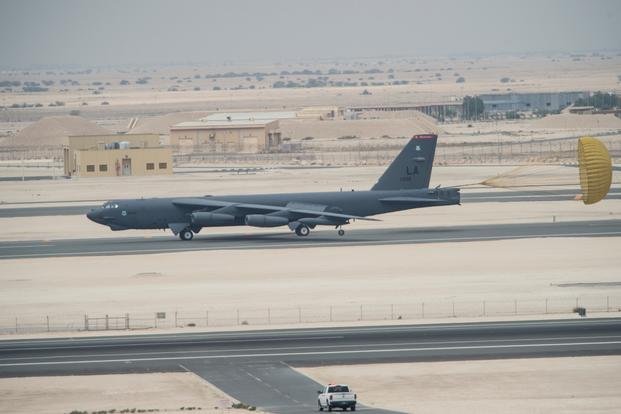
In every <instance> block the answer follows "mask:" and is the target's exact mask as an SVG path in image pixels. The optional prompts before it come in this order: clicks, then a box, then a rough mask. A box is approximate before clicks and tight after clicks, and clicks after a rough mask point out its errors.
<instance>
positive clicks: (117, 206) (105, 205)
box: [103, 203, 119, 208]
mask: <svg viewBox="0 0 621 414" xmlns="http://www.w3.org/2000/svg"><path fill="white" fill-rule="evenodd" d="M103 208H119V205H118V204H116V203H104V205H103Z"/></svg>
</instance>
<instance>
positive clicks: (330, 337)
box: [0, 336, 343, 351]
mask: <svg viewBox="0 0 621 414" xmlns="http://www.w3.org/2000/svg"><path fill="white" fill-rule="evenodd" d="M128 339H132V338H131V337H128ZM321 339H343V337H342V336H306V337H305V336H302V337H294V338H260V339H243V338H240V339H231V340H228V341H224V340H222V341H210V343H209V344H220V343H227V344H230V343H231V342H272V341H273V342H282V341H308V340H321ZM25 343H28V342H25ZM0 344H1V342H0ZM12 344H13V343H12ZM153 345H199V344H198V343H197V341H184V342H147V343H134V344H109V345H77V344H76V345H75V346H57V347H56V346H51V347H38V348H23V347H22V348H2V347H1V346H0V351H48V350H52V349H75V348H76V347H79V348H102V347H106V348H118V347H130V346H132V347H134V346H153ZM204 345H208V344H204Z"/></svg>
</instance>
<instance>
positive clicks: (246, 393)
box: [0, 318, 621, 413]
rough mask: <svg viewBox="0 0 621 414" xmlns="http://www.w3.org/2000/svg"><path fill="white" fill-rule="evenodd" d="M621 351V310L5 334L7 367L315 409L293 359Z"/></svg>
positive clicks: (7, 373)
mask: <svg viewBox="0 0 621 414" xmlns="http://www.w3.org/2000/svg"><path fill="white" fill-rule="evenodd" d="M619 354H621V318H607V319H588V318H583V319H570V320H542V321H523V322H493V323H469V324H434V325H408V326H379V327H353V328H352V327H350V328H321V329H295V330H268V331H246V332H221V333H187V334H157V335H137V336H109V337H89V338H60V339H33V340H4V341H0V377H16V376H48V375H83V374H109V373H145V372H183V371H191V372H194V373H196V374H197V375H199V376H201V377H203V378H205V379H206V380H207V381H209V382H211V383H212V384H214V385H215V386H217V387H218V388H220V389H221V390H223V391H224V392H226V393H227V394H229V395H232V396H233V397H235V398H237V399H239V400H240V401H243V402H245V403H247V404H251V405H256V406H257V407H259V408H261V409H264V410H267V411H269V412H274V413H309V412H313V411H316V398H317V395H316V391H317V390H318V389H319V387H320V384H317V383H316V382H314V381H313V380H312V379H310V378H308V377H306V376H304V375H302V374H300V373H299V372H298V371H296V370H295V369H293V368H291V367H292V366H293V367H295V366H319V365H343V364H363V363H385V362H417V361H443V360H469V359H498V358H535V357H559V356H586V355H619ZM361 408H362V409H363V410H364V411H366V412H369V413H387V411H383V410H378V409H371V408H368V407H361Z"/></svg>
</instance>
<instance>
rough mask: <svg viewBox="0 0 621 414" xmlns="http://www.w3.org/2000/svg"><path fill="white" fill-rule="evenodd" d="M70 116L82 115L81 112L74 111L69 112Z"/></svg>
mask: <svg viewBox="0 0 621 414" xmlns="http://www.w3.org/2000/svg"><path fill="white" fill-rule="evenodd" d="M69 115H72V116H79V115H80V111H79V110H77V109H72V110H71V111H69Z"/></svg>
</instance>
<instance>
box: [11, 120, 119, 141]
mask: <svg viewBox="0 0 621 414" xmlns="http://www.w3.org/2000/svg"><path fill="white" fill-rule="evenodd" d="M111 133H112V132H111V131H109V130H107V129H106V128H103V127H101V126H99V125H97V124H95V123H93V122H91V121H89V120H87V119H84V118H82V117H79V116H49V117H45V118H41V119H40V120H38V121H37V122H35V123H34V124H32V125H28V126H27V127H26V128H24V129H22V130H21V131H20V132H18V133H17V134H16V135H15V136H12V137H9V138H7V139H5V140H4V141H3V142H2V145H4V146H24V147H34V146H62V145H67V143H68V140H67V137H68V136H71V135H101V134H111Z"/></svg>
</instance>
